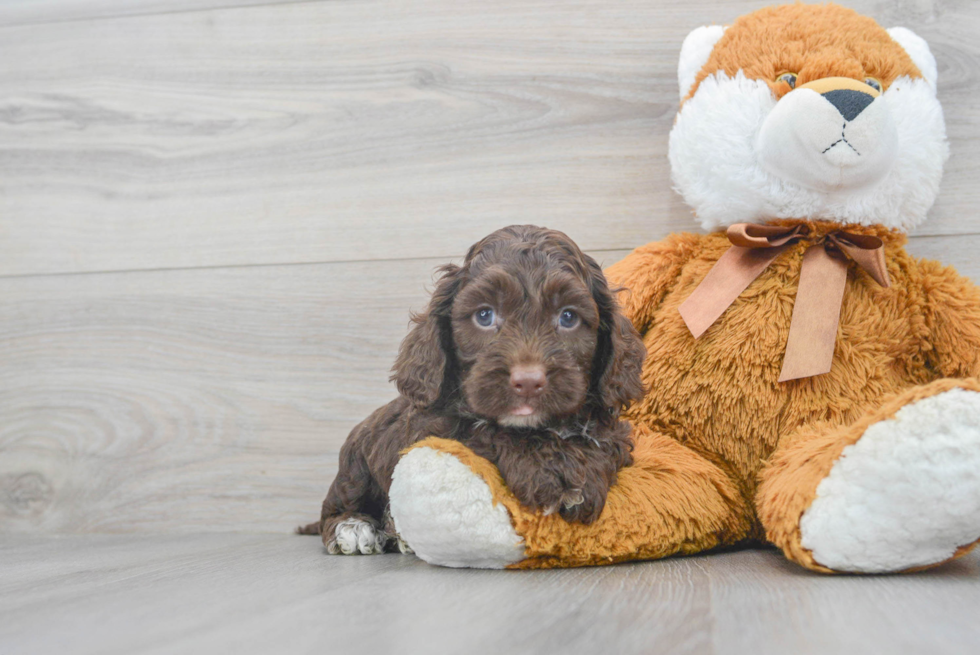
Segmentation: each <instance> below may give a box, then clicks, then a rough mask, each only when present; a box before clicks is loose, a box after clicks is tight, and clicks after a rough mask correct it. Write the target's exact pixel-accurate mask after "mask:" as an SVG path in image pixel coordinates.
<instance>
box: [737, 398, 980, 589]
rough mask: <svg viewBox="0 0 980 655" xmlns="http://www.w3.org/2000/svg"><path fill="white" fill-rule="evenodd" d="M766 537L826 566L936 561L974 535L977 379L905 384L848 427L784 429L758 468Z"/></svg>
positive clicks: (978, 523)
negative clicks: (910, 386)
mask: <svg viewBox="0 0 980 655" xmlns="http://www.w3.org/2000/svg"><path fill="white" fill-rule="evenodd" d="M756 504H757V511H758V515H759V518H760V520H761V521H762V524H763V526H764V527H765V529H766V537H767V538H768V539H769V540H770V541H772V542H773V543H774V544H776V545H777V546H779V547H780V548H782V550H783V552H784V553H785V554H786V556H787V557H788V558H790V559H791V560H793V561H795V562H798V563H799V564H802V565H803V566H805V567H807V568H810V569H814V570H818V571H824V572H832V571H842V572H854V573H885V572H893V571H904V570H910V569H919V568H924V567H929V566H934V565H936V564H940V563H942V562H945V561H947V560H950V559H952V558H954V557H958V556H959V555H962V554H964V553H965V552H967V551H969V549H970V548H972V547H973V546H974V545H975V544H976V542H977V540H978V539H980V385H978V384H977V383H976V382H975V381H972V380H939V381H937V382H933V383H930V384H927V385H923V386H921V387H915V388H913V389H909V390H907V391H905V392H903V393H901V394H899V395H897V396H895V397H894V398H892V399H891V400H889V401H887V402H886V403H885V404H884V405H882V406H881V407H880V408H878V409H876V410H874V411H871V412H869V413H868V414H867V415H866V416H865V417H864V418H862V419H861V420H859V421H858V422H857V423H855V424H853V425H848V426H842V427H841V426H838V427H835V426H830V425H810V426H807V427H806V428H804V429H802V430H800V431H798V432H797V433H795V434H793V435H791V436H790V438H789V439H787V440H786V441H785V442H784V443H782V444H780V446H779V448H778V449H777V450H776V452H775V453H774V454H773V456H772V458H771V459H770V462H769V464H768V466H767V467H766V468H765V469H764V470H763V472H762V474H761V477H760V486H759V490H758V494H757V496H756Z"/></svg>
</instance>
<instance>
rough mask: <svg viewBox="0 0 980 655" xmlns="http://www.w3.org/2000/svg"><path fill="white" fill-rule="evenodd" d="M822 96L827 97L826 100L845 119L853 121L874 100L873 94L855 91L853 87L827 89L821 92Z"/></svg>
mask: <svg viewBox="0 0 980 655" xmlns="http://www.w3.org/2000/svg"><path fill="white" fill-rule="evenodd" d="M823 97H824V98H826V99H827V102H829V103H830V104H832V105H833V106H834V107H836V108H837V111H839V112H840V115H841V116H843V117H844V120H846V121H853V120H854V119H855V118H857V117H858V114H860V113H861V112H862V111H864V110H865V109H866V108H867V106H868V105H870V104H871V103H872V102H874V96H872V95H870V94H868V93H864V92H863V91H855V90H854V89H837V90H835V91H827V92H826V93H824V94H823Z"/></svg>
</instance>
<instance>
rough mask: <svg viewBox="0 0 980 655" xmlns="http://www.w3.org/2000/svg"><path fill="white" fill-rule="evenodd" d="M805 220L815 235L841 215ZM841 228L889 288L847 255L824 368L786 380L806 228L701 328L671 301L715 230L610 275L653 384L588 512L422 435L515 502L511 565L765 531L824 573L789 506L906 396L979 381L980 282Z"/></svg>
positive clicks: (633, 258)
mask: <svg viewBox="0 0 980 655" xmlns="http://www.w3.org/2000/svg"><path fill="white" fill-rule="evenodd" d="M809 225H810V227H811V230H812V232H811V234H812V236H811V240H812V239H816V238H819V236H820V235H823V234H827V233H828V232H831V231H833V230H836V229H839V228H840V227H841V226H840V225H835V224H832V223H822V222H811V223H809ZM846 229H847V230H848V231H850V232H853V233H862V234H877V236H879V237H881V238H882V239H883V240H884V241H885V244H886V252H887V260H888V273H889V275H890V276H891V281H892V285H891V287H889V288H887V289H884V288H881V287H880V286H878V285H877V283H875V282H874V281H873V280H872V279H871V278H870V277H869V276H868V275H867V274H866V273H864V272H863V271H861V270H860V269H858V268H857V267H856V266H855V265H853V264H852V265H851V266H850V268H849V271H848V285H847V293H846V294H845V296H844V304H843V307H842V309H841V318H840V326H839V328H838V342H837V343H838V346H837V351H836V354H835V359H834V364H833V368H832V369H831V372H830V373H829V374H827V375H823V376H818V377H814V378H807V379H803V380H796V381H792V382H788V383H782V384H780V383H777V382H776V379H777V377H778V376H779V371H780V367H781V364H782V353H783V348H784V345H785V343H786V337H787V334H788V330H789V324H790V315H791V313H792V308H793V298H794V296H795V294H796V285H797V281H798V280H799V275H800V266H801V262H802V258H803V252H804V251H805V249H806V247H807V245H808V243H809V242H811V241H810V240H808V241H804V242H800V243H798V244H797V245H795V246H793V247H792V248H791V249H790V250H789V251H788V252H786V253H785V254H783V255H781V256H780V257H779V258H778V259H777V260H776V261H775V262H774V263H773V264H772V265H771V266H770V267H769V269H768V270H767V271H766V272H765V273H764V274H763V275H762V276H760V277H759V278H758V279H757V280H756V281H755V282H753V283H752V285H750V287H749V288H748V289H747V290H746V292H745V293H743V294H742V295H741V296H740V297H739V299H738V300H737V301H736V302H735V304H734V305H732V306H731V307H730V308H729V309H728V311H727V312H726V314H725V315H724V316H723V318H722V319H721V320H719V322H718V323H717V324H716V325H714V326H713V327H712V328H710V329H709V330H708V332H707V333H706V334H705V335H704V336H703V337H701V339H700V340H698V341H695V340H694V339H693V337H692V336H691V334H690V332H689V331H688V329H687V327H686V326H685V325H684V323H683V321H682V320H681V317H680V314H679V313H678V311H677V306H678V305H679V304H680V303H681V302H682V301H683V300H684V299H685V298H687V297H688V296H689V295H690V293H691V291H692V290H693V289H694V287H696V286H697V285H698V284H699V283H700V282H701V280H702V279H703V278H704V276H705V275H706V274H707V272H708V271H709V270H710V269H711V267H712V266H713V265H714V263H715V262H716V261H717V260H718V258H719V257H720V256H721V254H722V253H723V252H724V251H725V250H726V249H727V248H728V247H729V245H730V244H729V242H728V240H727V238H726V237H725V236H724V235H723V234H720V233H716V234H709V235H705V236H700V235H694V234H676V235H673V236H671V237H670V238H668V239H667V240H665V241H663V242H659V243H653V244H649V245H647V246H644V247H642V248H638V249H637V250H636V251H634V252H633V253H632V254H631V255H630V256H629V257H627V258H626V259H624V260H623V261H621V262H619V263H618V264H616V265H614V266H612V267H611V268H610V269H609V270H608V271H607V272H606V273H607V276H608V277H609V279H610V281H611V282H612V283H613V284H620V285H623V286H625V287H628V288H630V289H632V290H633V291H632V292H629V293H624V295H623V297H622V300H623V304H624V307H625V310H626V312H627V315H629V316H630V318H631V319H632V320H633V321H634V324H635V325H636V327H637V329H638V330H639V331H640V333H641V334H642V335H644V342H645V343H646V346H647V349H648V357H647V361H646V365H645V367H644V381H645V383H646V384H647V385H648V387H649V389H650V392H649V394H648V395H647V398H646V399H645V400H644V401H643V403H641V404H640V405H638V406H636V407H634V408H632V409H631V410H630V413H629V418H630V419H631V421H632V422H633V424H634V426H635V432H634V439H635V441H636V452H635V453H634V459H635V462H636V463H635V465H634V466H633V467H631V468H628V469H624V470H623V471H621V472H620V475H619V481H618V483H617V485H616V486H615V487H614V488H613V489H612V490H611V491H610V494H609V497H608V500H607V504H606V508H605V510H604V511H603V513H602V516H601V517H600V519H599V520H598V521H597V522H595V523H594V524H592V525H589V526H583V525H580V524H570V523H566V522H565V521H562V520H561V519H560V518H558V517H554V516H553V517H541V516H538V515H536V514H533V513H530V512H528V511H527V510H525V509H524V508H522V507H521V506H520V505H519V504H518V503H517V502H516V500H514V499H513V496H511V494H510V493H509V492H508V491H507V489H506V487H504V486H503V484H502V483H501V482H499V475H498V474H497V473H496V471H495V470H494V469H493V467H492V466H489V467H487V466H480V465H479V464H478V462H477V461H476V460H478V459H479V458H476V456H475V455H472V454H468V455H467V454H465V452H464V451H465V447H464V446H461V445H459V444H451V443H446V444H442V443H440V442H439V440H430V441H427V442H425V443H424V445H428V446H431V447H436V448H438V449H440V450H446V451H449V452H452V453H453V454H456V455H457V456H460V457H461V459H462V460H463V461H464V462H465V463H467V464H469V465H470V466H471V468H473V470H474V471H475V472H477V474H479V475H481V477H483V478H484V479H485V480H487V482H488V484H489V485H490V487H491V489H492V492H493V495H494V498H495V499H497V500H498V501H499V502H503V503H504V505H505V506H506V507H507V509H508V510H509V511H510V513H511V515H512V517H513V520H514V527H515V529H516V530H517V532H518V534H520V535H522V536H523V537H524V539H525V544H526V548H525V552H526V555H527V559H526V560H524V561H522V562H520V563H518V564H516V565H515V568H538V567H550V566H573V565H581V564H600V563H612V562H617V561H621V560H624V559H647V558H657V557H663V556H667V555H672V554H676V553H694V552H699V551H703V550H708V549H711V548H714V547H717V546H720V545H725V544H734V543H737V542H739V541H742V540H745V539H752V538H759V539H761V538H765V539H766V540H768V541H771V542H772V543H774V544H776V545H777V546H779V547H780V548H782V549H783V551H784V552H785V553H786V555H787V556H788V557H789V558H790V559H792V560H794V561H796V562H798V563H800V564H802V565H803V566H806V567H807V568H811V569H814V570H820V571H827V570H828V569H826V568H825V567H823V566H821V565H819V564H818V563H816V562H814V560H813V558H812V556H811V555H810V553H809V552H808V551H807V550H806V549H804V548H803V547H802V546H801V545H800V530H799V518H800V515H801V514H802V513H803V511H804V510H806V508H807V507H808V506H809V505H810V502H811V501H812V500H813V498H814V495H815V493H816V486H817V484H818V483H819V481H820V480H822V479H823V478H824V477H825V476H826V475H827V473H828V472H829V471H830V468H831V466H832V465H833V463H834V461H835V460H836V459H837V458H838V456H839V455H840V453H841V451H842V450H843V448H844V447H845V446H848V445H850V444H853V443H854V442H856V441H857V440H858V438H860V436H861V435H862V434H863V433H864V431H865V430H866V429H867V427H868V426H869V425H871V424H872V423H874V422H877V421H880V420H884V419H886V418H889V417H891V416H892V415H894V413H895V412H896V411H898V410H899V409H901V408H902V407H904V406H905V405H907V404H909V403H910V402H913V401H915V400H918V399H921V398H925V397H928V396H932V395H935V394H938V393H941V392H942V391H945V390H948V389H950V388H953V387H962V388H965V389H970V390H974V391H980V384H978V382H977V381H976V380H975V379H974V378H975V377H976V376H977V375H980V290H978V289H977V288H976V287H975V286H974V285H973V284H972V283H970V282H969V281H968V280H965V279H964V278H962V277H960V276H959V275H958V274H957V273H956V272H955V271H954V270H953V269H952V268H942V267H941V266H939V265H938V264H936V263H935V262H929V261H916V260H915V259H913V258H912V257H911V256H910V255H909V254H908V253H907V252H906V251H905V249H904V243H905V237H904V236H903V235H901V234H900V233H897V232H889V231H883V230H875V229H874V228H868V227H860V226H847V227H846ZM951 376H955V377H962V378H966V379H950V377H951ZM420 445H422V444H420ZM967 550H969V548H963V549H960V550H959V551H957V556H958V555H961V554H963V553H964V552H967Z"/></svg>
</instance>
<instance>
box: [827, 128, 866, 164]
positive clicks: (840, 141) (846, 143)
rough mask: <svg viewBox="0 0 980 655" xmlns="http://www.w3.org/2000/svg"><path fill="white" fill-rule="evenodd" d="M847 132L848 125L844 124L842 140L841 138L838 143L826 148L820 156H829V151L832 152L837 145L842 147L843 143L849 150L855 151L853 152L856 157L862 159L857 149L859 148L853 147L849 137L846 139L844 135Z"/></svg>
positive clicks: (835, 142) (841, 133)
mask: <svg viewBox="0 0 980 655" xmlns="http://www.w3.org/2000/svg"><path fill="white" fill-rule="evenodd" d="M846 130H847V123H844V125H842V126H841V128H840V138H839V139H837V140H836V141H834V142H833V143H831V144H830V145H829V146H827V147H826V148H824V149H823V150H821V151H820V154H821V155H825V154H827V152H828V151H830V150H831V149H832V148H833V147H834V146H836V145H840V144H841V143H843V144H845V145H846V146H847V147H848V148H850V149H851V150H853V151H854V154H856V155H857V156H858V157H860V156H861V153H860V152H858V149H857V148H855V147H854V146H853V145H851V143H850V141H848V140H847V137H845V135H844V132H845V131H846Z"/></svg>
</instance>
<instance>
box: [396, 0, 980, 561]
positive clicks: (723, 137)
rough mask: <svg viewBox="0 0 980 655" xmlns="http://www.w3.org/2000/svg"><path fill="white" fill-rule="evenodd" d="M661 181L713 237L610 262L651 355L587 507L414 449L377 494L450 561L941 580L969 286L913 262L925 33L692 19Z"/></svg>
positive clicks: (948, 550) (936, 143) (468, 460)
mask: <svg viewBox="0 0 980 655" xmlns="http://www.w3.org/2000/svg"><path fill="white" fill-rule="evenodd" d="M678 80H679V83H680V97H681V106H680V111H679V112H678V114H677V119H676V122H675V124H674V127H673V130H672V132H671V135H670V162H671V169H672V175H673V181H674V184H675V186H676V188H677V189H678V191H679V192H680V193H682V194H683V196H684V198H685V199H686V201H687V202H688V203H689V204H690V205H691V206H692V207H693V209H694V214H695V216H696V218H697V220H698V221H699V222H700V224H701V226H702V227H703V228H704V230H705V231H706V233H705V234H675V235H672V236H670V237H669V238H667V239H665V240H664V241H660V242H657V243H651V244H648V245H646V246H643V247H641V248H638V249H637V250H635V251H634V252H633V253H632V254H631V255H629V256H628V257H627V258H626V259H625V260H623V261H622V262H620V263H618V264H616V265H614V266H612V267H611V268H610V269H609V271H608V272H607V273H608V276H609V278H610V281H611V282H612V283H613V284H619V285H622V286H623V287H626V288H628V289H629V292H628V293H624V295H622V297H621V298H622V302H623V305H624V307H625V310H626V312H627V314H628V316H629V317H630V319H631V320H632V321H633V323H634V325H635V326H636V328H637V330H638V331H639V333H640V334H641V335H643V339H644V343H645V344H646V347H647V351H648V355H647V359H646V363H645V365H644V371H643V380H644V384H645V385H646V386H647V388H648V394H647V397H646V399H645V400H644V401H643V402H641V403H639V404H637V405H635V406H633V407H631V408H630V409H629V410H628V413H627V417H628V419H629V420H630V422H631V423H632V425H633V440H634V443H635V450H634V453H633V455H634V460H635V464H634V465H633V466H631V467H628V468H625V469H623V470H621V471H620V473H619V477H618V482H617V484H616V486H614V487H613V489H612V490H611V491H610V493H609V496H608V500H607V503H606V506H605V509H604V511H603V512H602V514H601V516H600V518H599V519H598V520H597V521H596V522H594V523H592V524H590V525H583V524H581V523H568V522H566V521H564V520H562V519H561V517H560V516H558V515H557V514H552V515H548V516H546V515H543V514H541V513H533V512H530V511H528V510H526V509H525V508H523V507H521V506H520V505H519V504H518V503H517V502H516V501H515V499H514V497H513V496H512V495H511V494H510V493H509V492H508V490H507V489H506V487H505V486H504V484H503V483H502V481H501V478H500V475H499V474H498V472H497V471H496V470H495V469H494V467H493V466H492V465H491V464H489V462H487V461H486V460H482V459H481V458H479V457H477V456H475V455H474V454H473V453H472V452H470V451H468V450H467V449H466V448H465V447H464V446H462V445H461V444H459V443H455V442H450V441H444V440H439V439H433V438H430V439H428V440H426V441H423V442H420V443H419V444H417V445H416V446H415V447H414V448H412V449H410V450H408V451H407V452H406V453H405V454H403V456H402V458H401V460H400V462H399V464H398V466H397V468H396V469H395V473H394V481H393V484H392V487H391V493H390V498H391V511H392V515H393V517H394V520H395V524H396V527H397V529H398V530H399V532H400V533H401V535H402V537H403V538H405V539H406V540H407V541H408V543H409V544H410V545H411V546H412V547H413V548H414V549H415V552H416V553H417V554H418V555H419V556H420V557H421V558H423V559H424V560H426V561H428V562H431V563H434V564H440V565H445V566H472V567H510V568H543V567H564V566H581V565H594V564H606V563H611V562H621V561H625V560H636V559H653V558H660V557H666V556H669V555H674V554H689V553H697V552H701V551H706V550H710V549H715V548H719V547H722V546H726V545H733V544H739V543H746V542H747V543H751V542H753V541H756V542H758V541H768V542H769V543H772V544H775V545H776V546H778V547H779V548H780V549H782V552H783V553H784V554H785V555H786V557H788V558H789V559H791V560H792V561H794V562H797V563H798V564H801V565H802V566H804V567H806V568H809V569H813V570H816V571H822V572H863V573H881V572H890V571H905V570H912V569H920V568H925V567H930V566H934V565H937V564H940V563H942V562H945V561H948V560H950V559H952V558H955V557H957V556H959V555H962V554H963V553H965V552H967V551H968V550H969V549H970V548H971V547H972V546H974V545H975V544H976V543H977V541H978V539H980V383H978V380H977V376H978V375H980V290H978V289H977V287H975V286H974V285H973V284H972V283H970V282H969V281H968V280H966V279H964V278H963V277H961V276H959V275H958V274H957V273H956V271H955V270H953V269H951V268H946V267H943V266H942V265H941V264H939V263H936V262H932V261H922V260H917V259H914V258H913V257H911V256H910V255H909V254H908V253H907V252H906V251H905V248H904V244H905V242H906V236H905V235H906V232H908V231H909V230H910V229H912V228H914V227H915V226H917V225H918V224H919V223H921V222H922V221H923V220H925V218H926V212H927V210H928V209H929V208H930V206H931V205H932V203H933V201H934V199H935V197H936V194H937V192H938V189H939V181H940V177H941V174H942V167H943V164H944V162H945V160H946V158H947V152H948V149H947V144H946V136H945V126H944V122H943V114H942V109H941V107H940V105H939V102H938V101H937V99H936V63H935V60H934V59H933V56H932V54H931V53H930V51H929V47H928V46H927V45H926V43H925V41H923V40H922V39H921V38H920V37H918V36H916V35H915V34H914V33H912V32H911V31H909V30H907V29H904V28H900V27H899V28H893V29H890V30H886V29H884V28H882V27H880V26H879V25H878V24H877V23H875V22H874V21H873V20H871V19H870V18H866V17H863V16H860V15H858V14H856V13H854V12H853V11H851V10H848V9H844V8H842V7H839V6H835V5H800V4H795V5H787V6H779V7H770V8H766V9H762V10H760V11H757V12H755V13H752V14H748V15H746V16H743V17H741V18H739V19H738V20H736V21H735V22H734V23H733V24H732V25H731V26H730V27H727V28H726V27H722V26H712V27H700V28H698V29H695V30H694V31H693V32H691V34H690V35H689V36H688V37H687V38H686V39H685V41H684V44H683V46H682V49H681V56H680V64H679V66H678Z"/></svg>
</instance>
